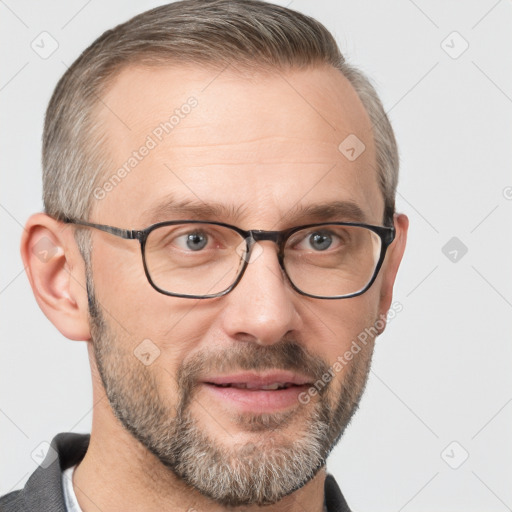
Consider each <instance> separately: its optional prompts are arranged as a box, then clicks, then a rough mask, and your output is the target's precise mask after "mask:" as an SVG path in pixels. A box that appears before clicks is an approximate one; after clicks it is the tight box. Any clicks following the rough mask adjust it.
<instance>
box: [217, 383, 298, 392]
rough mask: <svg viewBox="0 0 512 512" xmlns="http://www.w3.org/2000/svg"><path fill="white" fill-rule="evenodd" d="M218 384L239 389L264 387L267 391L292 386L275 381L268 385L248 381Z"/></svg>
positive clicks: (222, 386)
mask: <svg viewBox="0 0 512 512" xmlns="http://www.w3.org/2000/svg"><path fill="white" fill-rule="evenodd" d="M217 386H219V387H221V388H228V387H232V388H237V389H262V390H265V391H275V390H277V389H287V388H289V387H290V386H292V384H289V383H287V382H274V383H272V384H268V385H266V386H259V385H257V384H254V385H252V384H248V383H246V382H234V383H233V384H217Z"/></svg>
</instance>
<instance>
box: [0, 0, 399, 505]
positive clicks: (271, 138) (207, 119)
mask: <svg viewBox="0 0 512 512" xmlns="http://www.w3.org/2000/svg"><path fill="white" fill-rule="evenodd" d="M43 172H44V175H43V188H44V201H45V213H39V214H36V215H34V216H32V217H31V218H30V219H29V220H28V222H27V225H26V231H25V234H24V236H23V240H22V256H23V260H24V263H25V265H26V268H27V274H28V276H29V279H30V283H31V286H32V289H33V291H34V295H35V297H36V300H37V302H38V304H39V305H40V307H41V308H42V310H43V311H44V313H45V314H46V316H47V317H48V318H49V319H50V321H51V322H52V323H53V324H54V325H55V326H56V327H57V328H58V329H59V330H60V331H61V332H62V333H63V334H64V335H65V336H66V337H68V338H69V339H72V340H84V341H87V346H88V351H89V357H90V364H91V371H92V381H93V397H94V411H93V425H92V432H91V435H90V437H89V436H84V435H77V434H59V435H58V436H56V437H55V439H54V440H53V443H52V445H53V448H54V450H56V452H57V454H58V458H57V459H56V460H54V461H52V460H51V459H48V460H47V463H46V464H42V465H41V467H39V468H38V469H37V470H36V471H35V472H34V474H33V475H32V476H31V477H30V479H29V481H28V482H27V484H26V486H25V488H24V489H22V490H20V491H15V492H12V493H10V494H8V495H6V496H4V497H3V498H1V499H0V505H1V507H2V510H6V511H7V510H31V511H34V510H73V511H76V510H81V511H84V512H89V511H93V510H94V511H96V510H101V511H105V512H106V511H113V510H123V511H124V510H144V511H153V510H155V511H156V510H158V511H160V510H173V511H192V510H196V511H202V510H205V511H206V510H207V511H222V510H228V509H229V510H232V509H236V510H242V509H243V510H247V511H249V510H258V509H260V508H262V507H265V510H268V511H274V510H279V511H283V510H286V511H298V510H308V511H317V512H320V511H323V510H328V511H333V510H338V511H339V510H348V506H347V504H346V502H345V500H344V498H343V496H342V495H341V492H340V490H339V488H338V486H337V484H336V482H335V481H334V479H333V477H332V476H330V475H328V474H327V472H326V467H325V463H326V458H327V456H328V454H329V453H330V451H331V450H332V448H333V447H334V446H335V444H336V443H337V441H338V440H339V438H340V436H341V435H342V433H343V431H344V429H345V427H346V426H347V424H348V423H349V421H350V419H351V417H352V415H353V414H354V412H355V410H356V408H357V405H358V403H359V400H360V398H361V395H362V392H363V389H364V386H365V383H366V379H367V376H368V371H369V367H370V362H371V356H372V352H373V346H374V342H375V338H376V336H377V335H378V334H380V333H381V332H382V331H383V329H384V327H385V319H386V314H387V312H388V310H389V308H390V305H391V300H392V291H393V284H394V281H395V277H396V274H397V271H398V267H399V264H400V261H401V258H402V255H403V251H404V248H405V241H406V233H407V227H408V220H407V218H406V217H405V216H404V215H401V214H396V213H395V208H394V195H395V190H396V184H397V173H398V157H397V149H396V145H395V141H394V136H393V132H392V129H391V127H390V125H389V122H388V120H387V117H386V115H385V112H384V111H383V108H382V105H381V103H380V101H379V100H378V97H377V96H376V93H375V91H374V90H373V88H372V87H371V85H370V84H369V83H368V81H367V80H366V79H365V78H364V76H363V75H362V74H361V73H359V72H358V71H357V70H355V69H353V68H352V67H350V66H348V65H347V64H346V63H345V62H344V59H343V57H342V55H341V54H340V53H339V50H338V48H337V46H336V43H335V41H334V39H333V38H332V36H331V35H330V34H329V32H328V31H327V30H326V29H325V28H324V27H323V26H322V25H320V24H319V23H318V22H316V21H314V20H312V19H311V18H308V17H306V16H304V15H301V14H299V13H297V12H294V11H292V10H289V9H286V8H282V7H278V6H275V5H271V4H267V3H263V2H260V1H258V0H243V1H236V2H234V1H229V0H213V1H206V2H205V1H199V0H186V1H184V2H177V3H174V4H170V5H166V6H162V7H159V8H156V9H154V10H152V11H148V12H146V13H143V14H141V15H139V16H137V17H135V18H133V19H132V20H130V21H128V22H127V23H125V24H123V25H120V26H118V27H116V28H115V29H113V30H110V31H107V32H106V33H105V34H103V35H102V36H101V37H100V38H99V39H98V40H96V41H95V42H94V43H93V44H92V45H91V46H90V47H89V48H88V49H87V50H86V51H85V52H84V53H83V54H82V55H81V56H80V57H79V58H78V59H77V61H76V62H75V63H74V64H73V65H72V66H71V67H70V68H69V70H68V71H67V72H66V73H65V75H64V76H63V78H62V79H61V81H60V82H59V84H58V85H57V88H56V90H55V92H54V95H53V97H52V99H51V102H50V105H49V107H48V112H47V117H46V123H45V131H44V141H43ZM41 247H46V248H47V249H48V252H47V254H50V256H49V257H46V258H41V257H40V255H39V254H38V248H41ZM361 333H367V335H366V336H365V337H362V336H361ZM354 340H359V342H358V343H356V344H355V345H354Z"/></svg>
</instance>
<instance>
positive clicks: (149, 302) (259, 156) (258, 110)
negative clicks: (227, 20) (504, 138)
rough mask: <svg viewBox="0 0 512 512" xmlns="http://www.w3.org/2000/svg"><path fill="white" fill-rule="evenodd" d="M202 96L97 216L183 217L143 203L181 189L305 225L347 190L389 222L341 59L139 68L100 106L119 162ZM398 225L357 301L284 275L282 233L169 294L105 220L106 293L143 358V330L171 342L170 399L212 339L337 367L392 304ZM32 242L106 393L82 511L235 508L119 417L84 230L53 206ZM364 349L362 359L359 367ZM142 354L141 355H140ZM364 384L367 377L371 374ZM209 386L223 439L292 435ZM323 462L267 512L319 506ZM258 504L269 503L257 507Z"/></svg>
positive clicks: (214, 424)
mask: <svg viewBox="0 0 512 512" xmlns="http://www.w3.org/2000/svg"><path fill="white" fill-rule="evenodd" d="M190 96H194V97H195V98H197V100H198V106H197V107H196V108H194V109H193V110H192V112H191V113H190V114H189V115H188V116H186V117H185V118H184V119H181V120H180V123H179V125H178V126H177V127H176V128H175V129H174V130H173V132H172V133H171V134H170V135H168V136H166V137H164V139H163V140H162V142H161V143H159V144H158V146H157V147H156V148H155V149H153V150H152V151H151V152H150V154H149V155H148V156H147V157H146V158H144V160H142V161H141V162H140V163H139V164H138V166H137V167H136V168H135V169H134V170H133V171H132V172H131V173H130V174H129V175H128V176H127V177H126V178H125V179H124V180H123V181H122V182H121V183H120V184H119V185H118V186H117V187H115V188H114V189H113V190H112V192H110V193H108V194H107V195H106V197H105V198H104V199H102V200H100V201H96V202H95V204H94V207H93V210H92V213H91V216H90V218H89V220H90V221H92V222H98V223H102V224H109V225H112V226H117V227H122V228H128V229H142V228H145V227H147V226H148V225H149V224H150V223H152V222H157V221H159V220H171V219H170V218H157V219H153V220H150V219H147V218H146V215H145V212H147V211H148V210H149V209H150V208H151V207H153V206H154V205H156V204H158V203H159V202H160V201H161V200H162V199H163V198H165V197H166V196H168V195H169V194H171V193H172V194H174V195H175V196H177V197H179V198H180V199H182V198H185V199H191V200H197V198H200V200H201V201H203V202H205V203H208V202H209V201H215V202H218V203H222V204H225V205H229V206H231V205H232V206H234V207H235V208H236V207H241V213H240V215H239V217H238V218H236V219H235V218H231V217H224V218H222V219H209V220H221V221H223V222H227V223H230V224H234V225H237V226H239V227H240V228H243V229H265V230H277V229H285V228H288V227H291V226H295V225H300V224H306V223H307V222H308V219H307V218H296V219H295V218H292V217H291V216H290V215H289V212H290V211H291V210H292V208H293V207H295V206H296V204H297V203H299V204H300V205H304V206H307V205H312V204H322V203H325V202H328V201H334V200H350V201H352V202H354V203H356V204H357V205H358V206H359V207H360V208H361V209H362V210H363V212H364V214H365V222H367V223H368V224H373V225H382V221H383V212H384V200H383V198H382V194H381V192H380V190H379V187H378V181H377V175H376V171H375V150H374V143H373V139H372V135H371V124H370V122H369V119H368V115H367V114H366V112H365V110H364V108H363V106H362V104H361V102H360V100H359V98H358V97H357V94H356V93H355V91H354V90H353V88H352V87H351V86H350V84H349V83H348V82H347V80H346V79H345V78H344V77H343V76H342V75H341V74H340V73H339V72H338V71H336V70H334V69H332V68H330V67H323V66H318V67H315V68H312V69H308V70H302V71H301V70H288V71H286V72H284V71H280V72H277V71H262V70H258V71H252V72H248V71H243V72H240V71H238V70H234V69H232V68H231V69H230V68H228V69H226V70H225V71H224V72H222V73H221V74H219V70H215V69H209V68H198V67H191V66H185V65H183V64H180V65H169V66H159V67H152V68H147V67H140V66H131V67H128V68H126V69H124V70H123V71H122V72H121V73H120V74H119V75H118V76H117V78H116V79H115V81H114V82H113V83H112V85H111V87H110V88H109V90H108V92H107V93H106V95H105V97H104V98H103V102H104V103H105V104H107V105H108V107H109V108H108V109H106V108H98V111H97V113H96V115H97V118H98V122H99V123H101V126H102V127H103V129H104V131H105V133H106V134H107V146H108V151H109V155H108V156H109V158H110V160H111V162H112V168H111V170H112V172H115V169H117V168H118V167H120V166H122V165H123V163H124V162H126V160H127V158H128V157H129V156H130V155H131V153H132V152H133V151H134V150H135V149H137V148H139V147H140V146H141V145H142V144H143V143H144V141H145V139H146V137H147V135H148V134H150V133H151V132H152V130H153V129H154V128H155V127H156V126H158V125H159V123H161V122H162V121H164V120H165V119H166V118H168V117H169V113H171V112H172V111H173V110H174V109H175V108H178V107H179V106H180V105H182V104H183V103H185V102H186V100H187V98H189V97H190ZM112 112H115V114H116V115H113V114H112ZM118 118H121V119H122V120H123V121H124V123H126V124H127V125H128V126H129V127H130V129H128V128H127V127H126V126H125V124H124V123H121V122H120V121H119V119H118ZM349 134H356V135H357V136H358V138H359V139H361V140H362V141H363V142H364V144H365V146H366V150H365V151H364V152H363V153H362V154H361V156H359V158H357V159H356V160H355V161H353V162H350V161H349V160H348V159H346V158H345V156H343V155H342V154H341V153H340V151H339V150H338V146H339V144H340V142H341V141H343V140H344V139H345V138H346V137H347V136H348V135H349ZM164 164H165V165H164ZM109 176H110V173H109ZM183 218H186V217H183ZM332 220H333V221H335V220H347V219H343V218H334V219H332ZM394 224H395V228H396V230H397V235H396V239H395V241H394V242H393V244H392V245H391V246H390V248H389V249H388V254H387V256H386V260H385V263H384V265H383V267H382V269H381V271H380V273H379V276H378V278H377V280H376V281H375V283H374V284H373V285H372V287H371V288H370V289H369V290H368V291H367V292H366V293H364V294H363V295H361V296H358V297H355V298H351V299H344V300H319V299H313V298H308V297H304V296H301V295H299V294H297V293H296V292H295V291H294V290H293V289H292V288H291V287H290V286H289V284H288V283H287V281H286V279H285V278H284V277H283V275H282V272H281V269H280V267H279V264H278V261H277V257H276V252H277V248H276V246H275V244H273V242H270V241H263V242H260V246H261V248H262V249H263V251H262V253H261V254H260V255H259V257H258V258H257V259H255V260H254V261H253V262H251V263H250V264H249V267H248V269H247V271H246V273H245V275H244V277H243V279H242V280H241V282H240V283H239V284H238V286H237V287H236V288H235V289H234V290H233V291H232V292H231V293H229V294H227V295H225V296H223V297H220V298H216V299H208V300H191V299H183V298H176V297H166V296H164V295H162V294H159V293H158V292H156V291H155V290H154V289H153V288H152V287H151V286H150V284H149V283H148V281H147V279H146V277H145V275H144V272H143V268H142V264H141V258H140V248H139V244H138V242H136V241H129V240H122V239H120V238H117V237H113V236H111V235H109V234H107V233H102V232H99V231H96V230H93V231H91V236H92V242H93V250H92V275H93V278H94V291H95V295H96V298H97V300H98V302H99V304H100V307H101V310H102V313H103V315H104V317H105V319H106V321H107V322H108V324H109V329H110V331H111V332H112V333H113V335H114V336H115V339H116V343H120V344H122V346H123V348H124V349H125V350H126V353H127V354H130V356H131V353H132V351H133V349H134V348H135V347H137V345H138V344H140V342H141V341H142V340H144V339H148V338H149V339H150V340H152V342H153V343H155V345H157V346H158V348H159V350H160V356H159V357H158V359H157V360H156V361H155V362H154V363H153V364H152V365H151V366H148V367H147V371H149V372H151V373H152V374H153V375H154V377H155V379H156V382H157V385H158V389H159V393H160V395H161V397H162V400H164V402H165V404H166V405H167V406H168V407H169V408H170V410H172V407H173V405H176V402H177V396H178V389H177V383H176V373H177V370H178V368H179V366H180V364H182V363H183V362H184V361H186V360H187V358H190V357H191V356H193V355H194V354H197V353H200V352H201V351H205V350H214V351H218V352H222V351H223V350H229V349H230V348H233V347H234V346H237V347H243V346H247V345H257V346H260V347H265V346H266V347H269V346H272V345H275V344H277V343H279V342H280V341H282V340H284V339H293V340H295V341H296V342H298V343H299V344H300V345H301V346H302V347H304V349H305V350H306V351H307V352H308V353H309V354H311V355H312V356H314V357H316V358H319V359H321V360H322V361H324V362H325V363H326V364H327V365H332V364H333V363H334V362H335V361H336V358H337V357H338V356H340V355H342V354H343V353H344V352H345V351H346V350H347V349H348V348H349V347H350V344H351V342H352V340H354V339H356V338H357V335H358V334H359V333H360V332H362V331H364V329H365V328H367V327H368V326H372V325H374V323H375V321H376V320H377V319H378V318H379V315H385V314H386V312H387V311H388V309H389V307H390V304H391V300H392V291H393V284H394V281H395V277H396V274H397V271H398V267H399V264H400V261H401V258H402V255H403V252H404V249H405V242H406V234H407V228H408V220H407V217H406V216H405V215H402V214H400V215H398V214H397V215H395V218H394ZM43 237H46V238H48V239H50V241H51V243H52V244H53V245H54V246H55V248H56V254H55V256H53V257H52V258H51V259H50V260H49V261H46V262H43V261H41V260H40V259H39V258H37V257H35V254H34V252H35V251H33V250H32V249H33V248H34V246H35V245H36V244H37V243H38V241H40V240H41V238H43ZM22 255H23V259H24V263H25V265H26V266H27V273H28V276H29V279H30V282H31V285H32V288H33V290H34V294H35V297H36V299H37V301H38V303H39V305H40V307H41V308H42V310H43V311H44V313H45V314H46V316H47V317H48V318H49V319H50V321H52V323H53V324H54V325H55V326H56V327H57V328H58V329H59V330H60V332H61V333H62V334H63V335H64V336H66V337H67V338H69V339H72V340H85V341H86V342H87V343H88V350H89V357H90V363H91V371H92V385H93V400H94V409H93V425H92V433H91V444H90V447H89V450H88V452H87V454H86V456H85V458H84V460H83V461H82V462H81V464H80V465H79V466H78V468H77V470H76V471H75V475H74V481H73V484H74V488H75V492H76V494H77V498H78V501H79V503H80V506H81V507H82V509H83V510H84V511H85V512H89V511H96V510H128V509H129V510H145V511H153V510H155V511H156V510H183V511H186V510H190V509H191V508H195V509H196V510H197V511H201V510H209V511H220V510H228V508H226V507H223V506H222V505H220V504H218V503H214V502H212V501H211V500H210V499H208V498H207V497H205V496H203V495H201V494H200V493H199V492H197V490H195V489H192V488H190V487H189V486H187V485H186V484H185V483H184V482H183V481H182V480H181V479H179V478H177V477H176V475H174V473H172V472H171V471H169V469H167V468H166V467H165V466H163V465H162V464H161V463H160V461H159V460H158V459H157V458H156V457H155V456H154V455H153V454H152V453H150V452H149V451H148V450H147V449H146V448H145V447H144V446H143V445H142V444H140V443H139V442H138V441H137V440H136V439H135V438H134V437H133V436H132V435H130V433H128V432H127V431H126V430H125V429H124V428H123V426H122V425H121V423H120V422H119V420H118V419H117V418H116V417H115V416H114V414H113V411H112V408H111V406H110V404H109V401H108V399H107V397H106V394H105V390H104V387H103V385H102V381H101V379H100V376H99V374H98V369H97V366H96V362H95V356H94V350H93V348H94V347H93V344H94V339H93V337H92V335H91V326H90V318H89V315H88V304H87V293H86V289H85V266H84V262H83V259H82V257H81V255H80V253H79V251H78V249H77V246H76V243H75V240H74V236H73V228H72V227H70V226H67V225H62V224H61V223H59V222H57V221H55V220H53V219H51V218H50V217H48V216H47V215H45V214H36V215H34V216H32V217H31V218H30V219H29V221H28V222H27V226H26V232H25V234H24V237H23V240H22ZM373 341H374V340H371V341H370V343H369V344H368V347H369V348H368V351H369V352H367V357H366V360H365V361H363V362H361V360H359V361H360V364H362V365H363V366H364V365H366V366H368V365H369V360H370V357H371V350H372V349H373ZM126 357H128V356H126ZM132 359H134V358H133V356H132ZM354 361H357V358H354V360H353V361H352V362H350V363H348V367H347V368H350V365H351V364H356V363H355V362H354ZM130 364H140V362H138V361H136V360H135V361H132V360H130ZM347 371H348V370H343V371H341V372H339V373H337V374H336V375H335V377H334V379H333V381H332V385H331V390H332V395H331V399H332V401H333V403H335V398H336V397H338V396H339V395H340V393H341V390H342V389H343V387H344V385H345V384H346V375H347ZM357 386H359V387H360V388H361V389H362V388H363V387H364V378H363V377H361V378H360V379H359V381H358V384H357ZM317 398H318V397H317ZM195 399H196V400H194V401H193V402H192V404H191V406H190V411H191V414H192V415H193V417H194V419H195V420H196V421H197V422H198V424H199V425H200V426H201V427H202V429H203V430H204V432H205V433H207V435H208V436H209V437H210V438H211V439H212V440H214V442H215V443H216V445H218V446H225V447H229V446H231V445H233V443H242V444H243V443H248V442H257V441H258V440H262V439H264V436H270V435H275V436H278V434H277V433H275V432H265V431H255V432H251V431H250V430H249V429H246V428H244V427H243V425H240V424H239V423H237V422H235V421H234V420H233V416H232V415H231V414H230V411H227V410H226V407H225V405H224V404H223V403H221V402H220V401H218V400H217V401H216V400H213V399H212V398H211V396H209V395H208V394H207V393H206V392H205V391H204V390H199V391H198V392H197V394H196V395H195ZM312 403H314V400H312ZM311 406H312V405H310V406H301V407H302V409H300V410H299V405H297V412H296V414H294V415H292V416H291V420H290V421H289V422H288V423H287V425H286V426H285V427H284V428H283V429H280V431H279V436H278V437H276V439H277V440H278V441H279V442H285V441H287V440H288V441H289V440H293V439H294V437H295V436H297V435H298V434H299V433H301V432H303V429H304V421H305V418H306V417H307V416H306V414H307V411H308V407H311ZM325 475H326V473H325V469H321V470H320V471H319V472H318V473H317V474H316V476H315V477H314V478H313V479H311V480H310V481H309V482H308V483H307V484H306V485H304V486H303V487H302V488H300V489H299V490H297V491H295V492H294V493H293V494H291V495H289V496H286V497H285V498H283V499H282V500H281V501H279V502H278V503H276V504H275V505H269V506H266V507H265V510H267V511H274V510H280V511H299V510H310V511H315V512H320V511H321V510H322V506H323V499H324V496H323V486H324V480H325ZM257 509H259V507H257V506H256V505H252V506H247V507H243V510H247V511H249V510H257Z"/></svg>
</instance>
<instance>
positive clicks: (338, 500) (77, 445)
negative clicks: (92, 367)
mask: <svg viewBox="0 0 512 512" xmlns="http://www.w3.org/2000/svg"><path fill="white" fill-rule="evenodd" d="M89 439H90V435H88V434H72V433H62V434H58V435H56V436H55V437H54V438H53V440H52V443H51V446H52V448H53V449H54V450H55V451H56V452H57V454H58V457H57V458H55V453H54V452H52V451H51V450H50V452H51V453H49V454H48V455H47V456H46V459H45V460H44V461H43V462H42V463H41V465H40V466H39V467H38V468H37V469H36V470H35V471H34V473H32V475H31V476H30V478H29V479H28V481H27V483H26V484H25V487H24V488H23V489H20V490H18V491H12V492H10V493H9V494H6V495H4V496H2V497H1V498H0V512H66V505H65V503H64V493H63V490H62V472H63V471H64V470H65V469H67V468H70V467H71V466H74V465H75V464H78V463H79V462H80V461H81V460H82V459H83V457H84V455H85V452H86V451H87V447H88V446H89ZM52 459H53V460H52ZM325 503H326V505H327V509H328V511H329V512H350V509H349V508H348V506H347V503H346V502H345V499H344V498H343V496H342V494H341V491H340V489H339V487H338V484H337V483H336V481H335V480H334V477H333V476H332V475H327V478H326V479H325Z"/></svg>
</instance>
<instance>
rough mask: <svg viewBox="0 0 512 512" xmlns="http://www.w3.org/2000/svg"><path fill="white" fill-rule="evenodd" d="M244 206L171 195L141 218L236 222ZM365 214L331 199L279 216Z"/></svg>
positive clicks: (355, 217) (295, 219) (352, 218)
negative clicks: (179, 197)
mask: <svg viewBox="0 0 512 512" xmlns="http://www.w3.org/2000/svg"><path fill="white" fill-rule="evenodd" d="M247 210H248V207H247V205H240V206H235V205H231V204H224V203H218V202H208V203H206V202H203V201H201V200H199V199H198V200H195V199H178V198H176V197H174V196H172V195H170V196H166V197H165V198H164V200H163V201H161V202H160V203H158V204H157V205H156V206H153V207H151V208H149V209H147V210H145V211H144V212H143V214H142V220H143V223H145V225H148V224H155V223H157V222H164V221H168V220H179V219H180V218H183V219H184V220H185V219H187V220H213V221H215V220H216V221H220V222H226V223H235V224H236V223H237V222H238V221H239V220H240V219H241V218H242V217H243V216H244V215H245V214H246V212H247ZM366 218H367V216H366V214H365V213H364V211H363V210H362V209H361V207H360V206H358V205H357V204H356V203H355V202H353V201H341V200H339V201H331V202H328V203H320V204H311V205H302V204H300V203H298V204H296V205H295V206H293V207H292V208H291V209H290V210H289V211H287V212H285V213H284V215H282V217H281V221H283V220H286V222H287V223H290V225H291V224H297V223H301V222H305V223H310V222H311V223H315V222H324V221H329V220H331V221H347V222H365V221H366Z"/></svg>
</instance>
